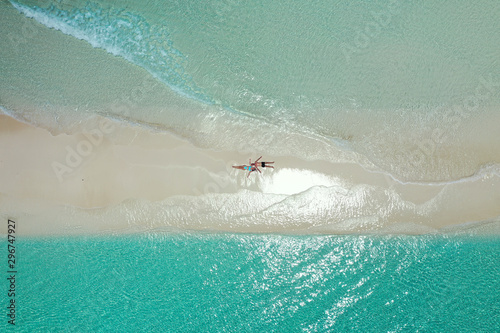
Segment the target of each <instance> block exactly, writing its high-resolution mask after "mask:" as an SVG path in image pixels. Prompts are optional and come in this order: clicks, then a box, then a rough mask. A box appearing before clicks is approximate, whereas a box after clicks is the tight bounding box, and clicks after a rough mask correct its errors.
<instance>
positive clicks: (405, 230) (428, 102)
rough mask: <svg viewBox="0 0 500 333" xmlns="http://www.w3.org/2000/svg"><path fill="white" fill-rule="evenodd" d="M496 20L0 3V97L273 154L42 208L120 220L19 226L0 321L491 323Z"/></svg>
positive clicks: (485, 3) (374, 5)
mask: <svg viewBox="0 0 500 333" xmlns="http://www.w3.org/2000/svg"><path fill="white" fill-rule="evenodd" d="M499 17H500V2H498V1H495V0H481V1H476V2H470V3H469V2H464V1H460V0H447V1H435V2H418V1H417V2H415V1H403V0H374V1H360V0H357V1H348V2H345V1H338V0H314V1H307V2H306V1H295V2H289V1H281V0H278V1H262V0H255V1H241V0H217V1H216V0H209V1H195V0H171V1H160V0H153V1H148V2H147V3H146V2H144V1H139V0H122V1H112V0H53V1H50V0H0V32H1V33H0V112H2V113H5V114H7V115H9V116H11V117H13V118H16V119H18V120H21V121H23V122H26V123H29V124H32V125H35V126H37V127H40V128H45V129H48V130H49V131H50V133H51V134H53V136H54V137H63V136H64V135H65V134H71V133H74V132H78V131H80V130H81V129H82V128H84V127H85V126H86V124H92V123H93V122H94V121H95V119H96V117H100V118H105V119H111V120H112V121H114V122H117V123H120V124H124V125H127V126H128V125H130V126H136V127H140V128H143V129H147V130H150V131H152V132H154V133H170V134H174V135H175V136H176V137H179V138H182V139H183V140H186V141H187V142H189V143H191V144H194V145H195V146H196V147H200V148H201V149H205V150H210V151H213V152H229V153H233V152H234V153H235V154H236V153H237V154H241V155H245V156H246V155H251V156H252V158H256V157H258V156H260V155H264V156H265V157H267V156H273V158H276V166H277V168H276V170H275V171H274V173H272V174H271V173H266V174H264V175H262V176H260V178H257V180H255V181H252V180H251V181H249V182H247V181H246V180H245V178H243V179H238V180H235V179H236V176H235V175H233V174H229V172H226V173H222V174H219V175H217V177H218V178H217V177H215V176H214V177H213V179H212V181H211V182H209V183H207V184H206V185H205V187H200V188H199V189H196V192H197V193H196V195H185V193H184V192H183V195H179V196H172V197H168V198H162V200H149V201H148V200H146V199H144V198H130V199H129V200H126V201H124V202H121V203H119V204H116V205H112V206H111V207H95V210H92V209H88V210H85V209H81V207H76V208H75V207H71V206H69V205H66V206H64V207H63V208H62V210H60V211H58V212H61V214H58V216H59V217H58V218H59V220H64V219H66V220H67V222H68V225H70V224H71V219H72V218H73V219H75V220H78V219H80V218H81V217H82V216H84V217H85V219H87V220H93V221H97V222H99V221H101V222H102V221H107V220H109V221H111V220H113V221H115V220H116V221H118V222H123V221H125V222H123V224H124V225H126V226H127V227H126V228H125V229H124V230H123V232H121V233H115V232H102V233H97V234H95V233H94V234H92V233H89V234H86V233H84V232H83V234H78V230H76V232H73V231H74V230H75V229H74V228H73V229H71V228H68V230H73V231H71V232H68V235H65V234H64V230H62V231H61V232H59V233H58V234H57V235H51V236H43V237H42V236H39V237H37V236H27V235H23V234H22V233H17V235H16V237H17V238H16V253H17V255H18V262H17V264H16V265H17V273H16V284H15V286H16V290H17V293H16V302H17V303H16V304H17V307H16V326H15V327H12V325H10V324H8V322H7V319H8V318H7V316H4V319H3V320H2V321H1V323H0V327H2V330H7V329H12V330H15V331H19V332H37V331H39V332H103V331H112V332H115V331H116V332H124V331H131V332H137V331H147V332H184V331H186V332H295V331H303V332H350V331H359V332H400V331H412V332H413V331H418V332H449V331H459V332H496V331H500V301H499V300H500V292H499V290H500V288H498V287H499V278H498V277H499V276H500V261H499V259H498V258H500V241H499V238H498V230H500V228H499V225H500V217H499V216H500V215H499V214H500V211H499V207H500V191H498V189H499V188H500V112H499V109H500V62H499V61H498V59H500V20H499V19H498V18H499ZM114 136H115V137H114ZM108 139H109V141H110V142H116V141H119V140H120V138H119V133H118V134H117V133H111V134H109V138H108ZM113 140H115V141H113ZM245 158H246V157H245ZM280 160H281V161H280ZM285 161H292V162H285ZM0 162H2V163H4V162H5V161H0ZM243 162H246V161H243ZM299 162H300V163H299ZM280 163H281V164H280ZM286 163H289V164H288V165H284V164H286ZM294 163H295V164H294ZM296 165H301V166H303V165H311V166H312V165H314V166H315V167H314V170H313V168H312V167H311V169H310V170H308V169H300V170H299V168H298V167H296ZM283 166H286V167H283ZM332 166H334V167H332ZM204 167H205V166H203V165H200V166H199V168H204ZM193 168H194V166H193ZM317 170H327V171H328V172H325V174H321V173H319V172H318V171H317ZM337 170H341V171H342V172H340V171H339V172H338V174H337ZM345 170H352V174H353V175H354V174H356V176H352V177H351V175H350V174H349V172H346V171H345ZM331 174H336V177H337V178H335V177H334V176H332V175H331ZM245 177H246V176H245ZM200 178H201V176H200ZM354 178H355V180H353V179H354ZM78 181H80V180H79V179H78ZM82 181H83V179H82ZM381 184H382V185H381ZM1 186H2V185H0V190H1V191H0V192H1V193H0V194H1V196H0V200H7V199H6V198H7V197H8V196H9V194H8V193H4V190H3V188H2V187H1ZM50 190H51V189H48V191H50ZM185 192H188V191H187V190H186V191H185ZM190 194H193V193H190ZM12 200H15V198H14V199H12ZM37 204H38V203H37ZM34 207H35V208H33V209H34V210H33V211H30V212H26V213H23V212H19V215H20V216H8V218H12V219H15V220H18V221H19V222H18V223H19V224H20V225H21V226H22V225H23V218H25V219H28V218H30V219H32V220H33V219H36V218H38V217H33V216H37V214H39V212H41V211H43V209H39V208H38V206H36V205H34ZM37 209H38V210H37ZM33 212H35V213H33ZM2 214H3V213H2ZM3 217H4V216H3V215H2V218H3ZM51 219H52V218H51ZM40 220H43V217H40ZM59 220H58V221H59ZM82 221H83V220H82ZM423 221H424V222H425V223H424V222H423ZM455 222H456V223H455ZM450 224H461V225H462V226H459V227H456V228H451V229H447V230H444V231H443V230H440V228H441V227H442V226H444V225H450ZM110 225H112V223H110ZM158 225H159V226H160V227H158ZM386 227H387V228H386ZM392 227H394V228H392ZM382 228H385V229H384V230H383V232H379V231H380V230H381V229H382ZM83 229H85V228H83ZM194 229H196V230H198V231H193V230H194ZM200 230H201V231H200ZM478 230H479V231H478ZM492 230H493V231H494V232H493V231H492ZM230 231H231V232H230ZM2 232H3V231H2ZM61 233H62V235H61ZM414 233H417V234H422V235H411V236H410V235H407V234H414ZM489 233H491V235H488V236H485V234H489ZM332 234H334V235H332ZM341 234H342V235H341ZM7 244H8V243H6V242H4V240H2V248H6V247H7ZM5 253H7V252H5ZM5 261H7V260H5ZM5 276H7V277H8V275H7V273H5ZM2 280H3V281H4V282H3V285H4V287H2V292H1V294H2V297H1V300H2V303H1V304H2V307H3V308H4V311H8V310H7V309H6V306H7V304H8V302H9V299H10V296H9V298H8V296H7V293H5V292H4V291H5V290H8V288H9V285H8V283H9V280H8V279H5V278H2Z"/></svg>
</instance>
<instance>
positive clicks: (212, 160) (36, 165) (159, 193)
mask: <svg viewBox="0 0 500 333" xmlns="http://www.w3.org/2000/svg"><path fill="white" fill-rule="evenodd" d="M0 156H1V157H0V215H2V218H3V219H4V220H6V219H8V218H10V219H14V220H16V222H17V225H18V227H19V230H18V233H20V234H26V235H56V234H79V233H101V232H106V233H109V232H111V233H115V232H120V233H121V232H136V231H144V230H147V231H151V230H167V229H168V230H171V229H172V228H174V229H177V228H180V229H191V230H215V231H236V232H238V231H241V232H284V233H287V232H291V233H359V232H361V233H362V232H389V233H428V232H436V231H438V230H440V229H442V230H447V229H449V228H450V227H454V226H459V225H461V226H462V227H463V228H468V226H469V225H467V227H464V226H463V225H464V224H467V223H471V222H481V224H477V223H476V224H473V225H474V226H479V225H481V226H484V225H488V226H489V227H488V228H487V230H488V231H487V232H492V230H493V232H498V225H499V221H500V220H499V218H498V217H499V216H500V175H499V174H498V171H497V170H491V171H490V172H485V173H484V174H482V175H480V176H477V177H471V179H470V180H464V181H462V182H457V183H452V184H427V185H426V184H420V185H419V184H401V183H398V182H397V181H395V180H393V179H392V178H390V177H389V176H387V175H384V174H383V173H374V172H369V171H367V170H364V169H363V168H361V167H360V166H358V165H355V164H333V163H329V162H326V161H303V160H299V159H296V158H292V157H282V156H281V157H280V156H265V159H264V160H267V161H272V160H275V161H276V169H275V170H269V169H267V170H264V173H263V174H262V175H259V174H252V175H251V176H250V177H249V178H246V174H245V173H244V172H243V171H241V170H235V169H232V168H231V165H235V164H246V163H247V161H248V158H250V157H251V158H252V159H255V158H257V157H258V156H248V155H247V154H244V153H241V152H217V151H213V150H209V149H201V148H198V147H196V146H194V145H192V144H191V143H189V142H188V141H186V140H183V139H181V138H178V137H176V136H174V135H171V134H168V133H160V132H157V131H154V130H149V129H146V128H144V127H140V126H131V125H124V124H122V123H118V122H113V121H109V120H105V119H100V118H96V119H94V121H91V122H89V123H88V124H85V126H83V127H81V128H79V129H78V130H75V132H74V133H72V134H57V135H53V134H51V133H50V132H49V131H48V130H46V129H43V128H37V127H34V126H32V125H28V124H25V123H22V122H19V121H17V120H15V119H13V118H11V117H9V116H6V115H2V116H0ZM313 185H317V186H318V191H321V190H323V189H324V188H325V187H335V188H337V189H338V192H335V193H339V196H343V197H342V198H335V197H334V198H333V199H332V197H331V196H330V199H329V200H330V201H329V202H330V203H328V202H327V203H326V206H321V207H320V206H319V204H318V206H317V207H320V208H317V207H316V208H317V211H316V212H315V213H307V214H306V213H304V214H302V212H306V211H308V209H311V207H312V206H315V205H316V204H315V201H316V199H314V196H313V197H312V198H313V199H307V200H309V201H307V200H305V201H303V197H306V196H303V197H299V199H300V200H302V201H300V202H299V201H297V202H296V204H294V203H293V200H299V199H297V198H296V196H294V194H297V193H300V192H302V191H305V190H307V189H308V188H309V187H311V186H313ZM367 189H369V191H368V190H367ZM342 191H344V192H342ZM318 193H320V194H319V195H320V196H321V193H323V192H318ZM328 193H330V194H331V192H328ZM334 196H335V195H334ZM234 198H239V199H234ZM241 198H246V199H241ZM388 198H389V199H388ZM317 199H318V201H321V200H322V198H320V197H318V198H317ZM221 200H222V201H226V202H227V204H226V206H223V205H221V206H220V207H223V208H224V207H225V208H224V209H227V211H224V212H221V211H222V210H223V209H222V208H221V209H219V211H204V209H207V207H209V208H210V209H212V210H213V209H215V210H216V209H217V207H219V206H217V205H220V204H219V203H214V201H221ZM232 200H234V202H233V201H232ZM252 200H256V202H257V201H258V204H256V205H255V206H254V207H249V208H248V209H247V210H248V211H246V212H243V208H244V207H240V206H241V205H247V203H248V204H249V205H250V206H251V203H252ZM332 200H333V201H332ZM266 201H267V202H266ZM200 202H201V203H202V204H199V203H200ZM290 202H292V204H290ZM384 202H386V204H387V205H386V206H387V207H385V204H384ZM266 204H267V206H266ZM228 205H229V206H230V205H235V206H234V207H228ZM287 205H289V206H287ZM300 205H302V206H303V207H297V206H300ZM328 205H330V206H328ZM391 205H394V206H397V207H396V208H394V207H391ZM174 206H175V207H174ZM276 207H278V208H276ZM283 207H290V210H289V211H286V208H283ZM325 207H327V209H326V211H325ZM233 208H234V210H235V211H239V213H238V214H236V215H231V214H232V213H231V209H233ZM330 208H331V210H332V211H335V210H336V209H338V215H335V214H331V212H329V211H328V210H329V209H330ZM252 209H254V211H252ZM174 210H175V214H174V213H172V211H174ZM167 211H168V213H166V212H167ZM218 212H221V213H220V214H222V215H221V216H223V218H221V219H220V220H217V219H218V217H217V216H219V215H217V214H218ZM214 214H215V215H214ZM314 214H316V215H314ZM250 215H251V216H250ZM214 216H215V217H214ZM248 216H250V217H248ZM315 216H317V219H318V221H312V220H314V218H315ZM198 217H199V218H198ZM247 217H248V218H247ZM272 218H274V221H276V223H273V219H272ZM264 219H265V221H264ZM254 220H255V223H253V222H252V221H254ZM232 221H234V223H233V222H232ZM443 228H444V229H443ZM0 232H1V233H5V232H6V229H5V230H1V231H0Z"/></svg>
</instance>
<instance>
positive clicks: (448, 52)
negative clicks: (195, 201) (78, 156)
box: [0, 0, 500, 182]
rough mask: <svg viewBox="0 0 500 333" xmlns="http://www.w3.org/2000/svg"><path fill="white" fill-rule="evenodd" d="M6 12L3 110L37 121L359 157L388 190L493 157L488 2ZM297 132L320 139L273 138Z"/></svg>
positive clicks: (491, 11) (96, 5)
mask: <svg viewBox="0 0 500 333" xmlns="http://www.w3.org/2000/svg"><path fill="white" fill-rule="evenodd" d="M2 7H3V8H5V11H3V12H4V13H3V15H4V20H3V21H4V22H5V23H4V24H5V25H7V24H10V26H9V27H6V26H4V28H2V29H6V31H7V32H8V33H7V34H6V36H5V37H4V39H5V43H6V45H10V46H12V47H13V48H14V50H15V51H16V52H17V55H18V57H15V58H13V57H12V55H13V54H14V53H12V48H7V49H8V51H4V52H8V54H9V55H6V56H5V58H4V62H5V63H4V65H3V66H2V71H3V73H4V74H3V75H4V77H5V76H7V75H8V76H19V74H20V73H23V75H21V76H20V77H19V78H17V79H16V81H15V82H14V84H12V83H9V84H7V85H6V84H5V83H6V82H4V86H3V87H2V89H1V90H2V91H3V93H2V94H3V95H2V96H0V97H1V98H0V101H2V106H3V107H5V108H6V109H9V110H11V111H12V112H13V113H14V114H16V115H18V116H21V115H22V116H23V117H24V118H27V119H29V120H30V121H32V122H39V123H42V124H44V125H45V126H47V127H51V128H54V127H55V128H58V129H59V130H65V129H66V128H67V124H68V123H72V122H75V121H76V120H80V119H81V118H82V117H83V118H85V117H89V116H90V115H92V114H96V113H98V114H101V115H104V116H107V117H115V118H116V117H118V118H120V119H127V120H130V121H135V122H136V121H138V122H142V123H148V124H153V125H154V126H159V128H163V129H165V130H167V129H168V130H171V131H175V132H176V133H179V134H181V135H183V136H184V137H187V138H189V139H190V140H191V141H193V142H195V143H197V144H199V145H205V146H207V147H211V148H215V149H227V150H242V149H245V150H247V151H260V152H262V154H268V155H269V154H273V155H279V154H281V155H288V156H297V157H300V158H303V159H323V160H329V161H332V162H343V161H349V162H355V163H358V164H361V165H363V166H365V167H367V168H371V169H376V170H382V171H384V172H387V173H390V174H391V175H392V176H393V177H395V178H396V179H398V180H400V181H415V182H429V181H431V182H436V181H437V182H444V181H450V180H458V179H462V178H465V177H468V176H470V175H472V174H475V173H479V172H481V170H482V169H484V168H485V167H486V166H491V165H495V166H496V167H498V164H499V161H500V146H499V142H500V138H499V134H498V133H500V131H499V126H500V125H498V124H499V121H498V117H499V115H498V114H499V113H498V107H499V105H500V65H499V63H498V61H497V58H498V55H499V54H500V41H499V40H497V39H498V38H500V37H499V36H500V34H499V33H498V32H499V31H500V25H499V23H498V20H497V18H498V14H499V13H500V7H499V5H498V2H496V1H481V2H480V3H476V4H474V5H471V4H465V3H463V2H461V1H447V2H446V3H444V4H432V5H428V4H426V5H422V4H414V3H411V2H404V1H375V2H370V4H366V3H362V2H350V3H349V4H344V3H342V2H332V1H316V2H314V3H313V4H307V5H304V4H301V3H294V4H289V3H284V2H279V1H278V2H273V3H272V4H269V3H266V2H262V1H260V2H252V3H249V2H245V1H230V0H227V1H213V2H203V3H199V2H196V1H178V2H177V1H173V2H168V3H163V2H160V1H156V2H150V3H149V4H148V5H143V4H142V3H141V2H138V1H127V2H126V3H125V2H121V1H120V2H109V1H105V2H103V1H92V2H88V1H60V2H54V3H51V2H50V1H45V2H33V1H11V2H10V3H5V2H2ZM14 8H15V9H14ZM18 11H19V12H21V13H23V14H24V15H25V16H27V17H32V18H34V19H35V20H36V21H37V22H39V23H41V25H40V24H37V23H36V22H34V21H33V20H28V19H24V18H22V17H20V16H19V14H18ZM9 20H10V21H12V22H9ZM44 26H45V27H50V28H55V29H56V30H59V31H61V32H63V33H64V34H66V35H70V36H74V37H76V38H78V39H81V40H84V41H86V42H80V41H78V40H76V39H74V38H68V37H67V36H65V35H63V34H62V33H60V32H58V31H54V30H48V29H47V28H44ZM32 41H33V43H32ZM40 41H43V43H41V42H40ZM88 43H90V45H91V46H92V48H89V44H88ZM28 45H29V47H28ZM62 45H64V47H62ZM49 47H50V49H49ZM102 50H105V51H106V52H107V53H108V54H109V56H108V57H106V56H105V54H103V52H102ZM40 56H41V58H40ZM120 59H124V60H126V61H122V60H120ZM61 62H62V63H61ZM30 64H32V65H31V66H30ZM35 64H36V66H34V65H35ZM61 65H62V66H61ZM57 67H62V68H59V69H57ZM89 73H91V75H89ZM89 76H90V77H89ZM33 78H35V82H33ZM7 92H8V94H7ZM42 106H43V108H44V109H45V110H44V111H43V112H42V114H40V113H41V112H40V108H41V107H42ZM27 107H31V108H32V109H35V110H34V111H32V112H27V110H26V109H27ZM54 118H57V119H58V122H57V123H54ZM259 131H260V132H265V133H266V135H265V136H264V137H260V136H256V135H252V134H251V133H256V132H259ZM294 135H299V136H302V137H304V138H306V139H307V138H309V139H311V138H312V139H313V140H316V141H317V142H318V143H317V144H316V145H313V146H312V147H311V146H310V145H308V144H301V143H300V141H301V140H297V141H292V142H289V143H287V140H286V139H285V140H281V139H282V138H287V137H290V136H294ZM227 136H229V137H231V138H232V140H225V138H226V137H227ZM228 141H229V142H228ZM325 145H326V146H327V147H328V148H327V149H325V148H324V146H325Z"/></svg>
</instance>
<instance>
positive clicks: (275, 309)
mask: <svg viewBox="0 0 500 333" xmlns="http://www.w3.org/2000/svg"><path fill="white" fill-rule="evenodd" d="M16 245H17V254H18V264H17V270H18V273H17V280H16V290H17V294H16V304H17V309H16V311H17V317H16V331H19V332H38V331H40V332H48V331H50V332H104V331H106V332H125V331H129V332H138V331H143V332H184V331H185V332H274V331H275V332H299V331H305V332H333V331H335V332H347V331H357V332H388V331H391V332H401V331H418V332H451V331H457V332H494V331H498V330H499V329H500V318H499V314H500V312H499V311H500V288H499V276H500V261H499V259H498V258H499V257H500V241H499V240H498V238H494V237H492V238H486V237H478V236H474V237H472V236H280V235H243V234H199V233H195V234H144V235H132V236H101V237H99V236H92V237H90V236H89V237H87V236H80V237H75V238H69V237H62V238H61V237H52V238H30V239H29V238H21V237H19V238H18V240H17V244H16ZM5 247H6V243H5V242H3V245H2V248H5ZM4 274H5V273H4ZM3 281H4V282H3V285H4V287H3V290H4V291H5V290H6V288H7V286H6V282H5V279H3ZM6 296H7V295H6V293H5V292H2V304H4V305H5V304H6V302H8V300H7V297H6ZM3 318H4V319H3V320H2V323H1V326H2V327H4V328H5V327H6V326H8V325H7V319H6V317H5V316H3ZM9 326H10V325H9Z"/></svg>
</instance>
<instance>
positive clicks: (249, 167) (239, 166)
mask: <svg viewBox="0 0 500 333" xmlns="http://www.w3.org/2000/svg"><path fill="white" fill-rule="evenodd" d="M233 168H235V169H240V170H248V175H247V178H248V177H249V176H250V174H251V173H252V172H254V171H255V170H259V168H257V167H256V166H254V165H233ZM259 172H260V170H259Z"/></svg>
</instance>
